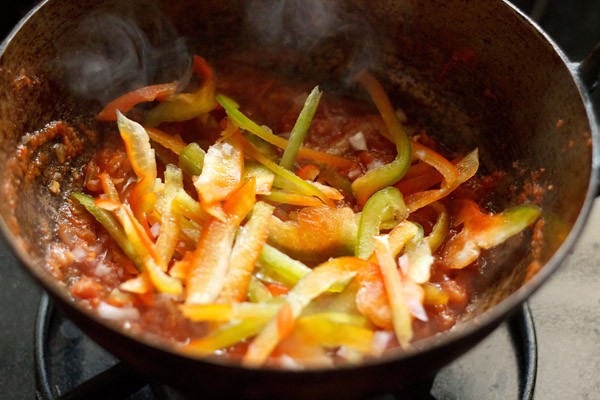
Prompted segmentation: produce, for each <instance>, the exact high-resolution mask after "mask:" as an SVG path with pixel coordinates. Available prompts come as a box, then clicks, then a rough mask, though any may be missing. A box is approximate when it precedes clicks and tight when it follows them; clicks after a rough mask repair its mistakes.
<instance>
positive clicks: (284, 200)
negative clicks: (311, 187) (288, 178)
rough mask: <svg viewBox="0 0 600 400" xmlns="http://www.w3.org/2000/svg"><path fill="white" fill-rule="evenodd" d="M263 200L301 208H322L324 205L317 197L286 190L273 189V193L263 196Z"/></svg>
mask: <svg viewBox="0 0 600 400" xmlns="http://www.w3.org/2000/svg"><path fill="white" fill-rule="evenodd" d="M263 198H264V199H265V200H268V201H270V202H275V203H280V204H291V205H294V206H301V207H320V206H322V205H323V202H322V201H321V200H319V199H317V198H316V197H313V196H307V195H305V194H301V193H295V192H290V191H289V190H285V189H271V193H269V194H267V195H265V196H263Z"/></svg>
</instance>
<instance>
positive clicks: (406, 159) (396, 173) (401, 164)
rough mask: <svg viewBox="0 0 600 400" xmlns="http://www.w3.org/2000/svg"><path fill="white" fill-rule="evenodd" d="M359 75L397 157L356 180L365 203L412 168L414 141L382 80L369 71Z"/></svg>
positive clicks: (354, 188)
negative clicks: (394, 107) (412, 143)
mask: <svg viewBox="0 0 600 400" xmlns="http://www.w3.org/2000/svg"><path fill="white" fill-rule="evenodd" d="M356 79H357V80H358V81H359V82H360V83H361V84H362V85H363V86H364V87H365V88H366V89H367V91H368V92H369V94H370V95H371V98H372V99H373V102H374V103H375V106H376V107H377V109H378V110H379V113H380V114H381V117H382V118H383V121H384V123H385V126H386V128H387V130H388V131H389V133H390V135H391V136H392V139H393V142H394V144H395V145H396V151H397V154H396V158H395V159H394V161H392V162H391V163H389V164H385V165H382V166H381V167H378V168H375V169H372V170H370V171H368V172H367V173H366V174H364V175H363V176H361V177H359V178H357V179H356V180H355V181H354V182H352V191H353V192H354V197H355V198H356V201H357V203H358V204H359V205H360V206H363V205H364V204H365V203H366V202H367V200H368V199H369V197H371V195H372V194H373V193H375V192H377V191H378V190H381V189H384V188H386V187H388V186H390V185H393V184H395V183H396V182H398V181H399V180H400V179H401V178H402V177H403V176H404V174H406V172H407V171H408V168H409V167H410V163H411V159H412V156H411V143H410V140H409V138H408V135H407V133H406V132H405V130H404V128H403V127H402V125H401V124H400V121H398V117H397V116H396V113H395V112H394V109H393V107H392V104H391V103H390V100H389V98H388V97H387V95H386V93H385V90H384V89H383V87H382V86H381V84H380V83H379V82H378V81H377V80H376V79H375V78H374V77H373V76H372V75H371V74H369V73H368V72H366V71H363V72H361V73H359V74H358V75H357V77H356Z"/></svg>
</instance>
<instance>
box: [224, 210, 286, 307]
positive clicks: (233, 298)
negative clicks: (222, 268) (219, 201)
mask: <svg viewBox="0 0 600 400" xmlns="http://www.w3.org/2000/svg"><path fill="white" fill-rule="evenodd" d="M274 209H275V207H273V206H272V205H270V204H267V203H264V202H262V201H259V202H257V203H256V204H255V205H254V208H253V209H252V214H251V216H250V219H249V220H248V222H247V223H246V225H244V226H243V227H240V229H239V231H238V235H237V238H236V241H235V245H234V246H233V250H232V251H231V257H230V260H229V270H228V271H227V276H225V282H224V283H223V289H222V290H221V293H220V294H219V298H218V299H217V302H219V303H227V302H240V301H243V300H244V299H245V298H246V296H247V294H248V285H249V284H250V279H251V277H252V272H253V271H254V267H255V265H256V261H257V260H258V257H259V256H260V254H261V252H262V249H263V246H264V245H265V243H266V241H267V236H268V235H269V222H270V221H271V215H273V210H274Z"/></svg>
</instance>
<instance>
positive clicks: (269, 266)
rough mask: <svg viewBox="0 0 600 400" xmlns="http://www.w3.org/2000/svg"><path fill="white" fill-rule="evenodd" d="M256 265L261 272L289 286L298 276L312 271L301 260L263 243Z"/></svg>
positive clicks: (300, 276)
mask: <svg viewBox="0 0 600 400" xmlns="http://www.w3.org/2000/svg"><path fill="white" fill-rule="evenodd" d="M258 266H259V267H260V270H261V273H263V274H265V275H266V276H268V277H270V278H273V279H276V280H278V281H280V282H282V283H283V284H285V285H287V286H289V287H292V286H294V285H295V284H296V283H298V281H299V280H300V278H302V277H303V276H304V275H306V274H308V273H309V272H310V271H312V270H311V269H310V268H309V267H307V266H306V265H305V264H303V263H302V262H300V261H298V260H294V259H293V258H291V257H290V256H288V255H287V254H285V253H283V252H281V251H279V250H277V249H276V248H275V247H272V246H270V245H268V244H265V245H264V247H263V249H262V252H261V253H260V256H259V257H258Z"/></svg>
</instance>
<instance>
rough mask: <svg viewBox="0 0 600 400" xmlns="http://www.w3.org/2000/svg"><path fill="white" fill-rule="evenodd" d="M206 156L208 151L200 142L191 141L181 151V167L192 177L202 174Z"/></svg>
mask: <svg viewBox="0 0 600 400" xmlns="http://www.w3.org/2000/svg"><path fill="white" fill-rule="evenodd" d="M204 156H206V152H205V151H204V150H203V149H202V148H201V147H200V145H199V144H198V143H190V144H188V145H187V146H185V148H184V149H183V150H182V151H181V153H179V167H180V168H181V169H182V171H183V172H184V173H185V174H186V175H188V176H190V177H192V176H200V174H201V173H202V167H203V166H204Z"/></svg>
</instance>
